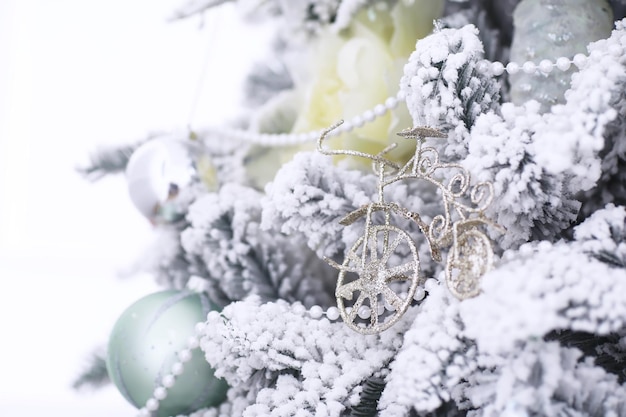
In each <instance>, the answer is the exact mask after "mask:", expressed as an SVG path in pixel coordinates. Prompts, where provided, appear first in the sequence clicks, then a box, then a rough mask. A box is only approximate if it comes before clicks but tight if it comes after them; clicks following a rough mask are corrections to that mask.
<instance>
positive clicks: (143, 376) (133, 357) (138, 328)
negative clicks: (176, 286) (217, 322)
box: [106, 290, 228, 417]
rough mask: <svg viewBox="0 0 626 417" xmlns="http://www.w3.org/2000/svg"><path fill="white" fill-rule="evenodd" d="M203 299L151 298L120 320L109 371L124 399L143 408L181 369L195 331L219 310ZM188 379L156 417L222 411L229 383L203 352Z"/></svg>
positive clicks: (181, 294)
mask: <svg viewBox="0 0 626 417" xmlns="http://www.w3.org/2000/svg"><path fill="white" fill-rule="evenodd" d="M216 309H217V308H216V306H215V305H214V304H213V303H211V302H210V301H209V299H208V297H207V296H206V295H205V294H203V293H198V292H193V291H188V290H187V291H178V290H168V291H161V292H157V293H154V294H151V295H148V296H146V297H144V298H142V299H140V300H138V301H137V302H135V303H134V304H133V305H131V306H130V307H128V308H127V309H126V311H124V313H122V315H121V316H120V318H119V319H118V320H117V322H116V324H115V326H114V328H113V332H112V333H111V338H110V340H109V346H108V352H107V360H106V363H107V370H108V372H109V376H110V377H111V380H112V381H113V382H114V383H115V385H116V386H117V388H118V389H119V391H120V392H121V393H122V395H123V396H124V397H125V398H126V399H127V400H128V401H129V402H130V403H132V404H133V405H134V406H135V407H137V408H141V407H143V406H144V405H145V404H146V401H147V400H148V399H150V398H151V397H152V396H153V393H154V391H155V389H156V388H157V387H159V386H161V381H162V380H163V377H165V376H166V375H172V369H173V366H174V364H177V365H176V366H178V367H180V365H181V364H180V362H179V358H178V356H177V353H178V352H180V351H182V350H184V349H186V348H187V347H188V345H187V341H188V339H189V337H190V336H194V335H195V325H196V323H198V322H204V321H205V320H206V316H207V314H208V313H209V312H210V311H211V310H216ZM191 353H192V355H191V359H190V360H189V361H187V362H186V363H184V367H183V372H182V374H180V375H178V376H176V377H175V383H174V385H173V386H172V387H169V388H168V389H167V396H166V397H165V398H164V399H162V400H160V401H159V407H158V411H157V412H156V414H154V416H157V417H166V416H171V415H179V414H189V413H192V412H193V411H195V410H198V409H200V408H203V407H211V406H216V405H219V404H220V403H221V402H222V401H223V400H224V398H225V396H226V390H227V388H228V387H227V385H226V383H225V382H224V381H223V380H221V379H218V378H216V377H215V376H214V372H213V369H212V368H211V367H210V365H209V364H208V363H207V361H206V359H205V358H204V355H203V353H202V351H201V350H200V349H199V348H196V349H193V350H192V351H191Z"/></svg>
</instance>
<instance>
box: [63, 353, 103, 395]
mask: <svg viewBox="0 0 626 417" xmlns="http://www.w3.org/2000/svg"><path fill="white" fill-rule="evenodd" d="M105 357H106V355H105V353H104V351H103V349H97V350H96V351H94V352H93V353H92V354H91V355H90V356H89V358H88V359H87V363H86V364H85V369H84V370H83V372H82V373H81V374H80V375H79V376H78V377H77V378H76V379H75V380H74V382H73V384H72V387H74V388H75V389H82V388H86V387H91V388H98V387H101V386H103V385H106V384H108V383H109V382H110V378H109V374H108V372H107V368H106V363H105Z"/></svg>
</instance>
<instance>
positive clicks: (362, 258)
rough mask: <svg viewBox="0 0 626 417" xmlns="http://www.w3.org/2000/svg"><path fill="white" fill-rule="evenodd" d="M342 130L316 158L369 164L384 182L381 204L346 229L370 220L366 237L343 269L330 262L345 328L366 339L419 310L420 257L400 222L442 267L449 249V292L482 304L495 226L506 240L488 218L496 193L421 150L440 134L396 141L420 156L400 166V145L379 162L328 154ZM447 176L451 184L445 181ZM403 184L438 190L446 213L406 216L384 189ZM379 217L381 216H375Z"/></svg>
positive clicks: (348, 219) (422, 129)
mask: <svg viewBox="0 0 626 417" xmlns="http://www.w3.org/2000/svg"><path fill="white" fill-rule="evenodd" d="M341 123H342V122H339V123H336V124H335V125H333V126H331V127H330V128H328V129H326V130H325V131H324V132H323V133H322V134H321V135H320V137H319V139H318V142H317V149H318V151H319V152H321V153H323V154H325V155H350V156H358V157H363V158H368V159H371V160H372V164H373V169H374V172H375V173H376V174H377V175H378V201H376V202H371V203H369V204H366V205H364V206H362V207H359V208H356V209H355V210H353V211H352V212H350V213H348V214H346V216H344V217H343V219H342V220H341V221H340V224H343V225H345V226H347V225H349V224H353V223H356V222H357V221H362V220H361V219H364V224H363V226H364V230H363V233H362V235H361V236H360V237H359V238H358V239H357V240H356V242H355V243H354V244H353V245H352V246H351V247H350V248H348V249H347V250H346V252H345V256H344V260H343V262H342V263H337V262H335V261H333V260H330V259H327V262H328V263H329V264H330V265H331V266H333V267H334V268H336V269H338V270H339V275H338V277H337V288H336V290H335V296H336V298H337V307H338V308H339V311H340V314H341V317H342V318H343V320H344V322H345V323H346V324H347V325H348V326H349V327H350V328H352V329H353V330H355V331H357V332H359V333H362V334H375V333H379V332H381V331H384V330H386V329H388V328H389V327H391V326H393V325H394V324H395V323H397V322H398V320H400V318H401V317H402V316H403V315H404V313H405V312H406V311H407V310H408V309H409V307H410V306H411V305H412V304H413V302H414V297H415V294H416V292H417V289H418V288H419V287H420V286H423V283H424V282H425V279H424V278H423V277H422V276H421V274H420V260H419V251H418V249H417V246H416V244H415V241H414V240H413V238H412V237H411V236H410V234H409V232H407V231H406V230H403V229H402V228H400V227H398V226H397V225H395V224H394V223H393V222H394V221H395V219H397V218H398V216H399V217H403V218H405V219H409V220H411V221H412V222H414V224H417V227H418V229H419V230H420V231H421V232H422V234H423V235H424V239H425V240H426V242H427V244H428V245H429V247H430V252H431V256H432V258H433V260H434V261H436V262H440V261H441V260H442V256H441V250H442V249H443V248H445V247H449V250H448V254H447V261H446V264H445V275H446V282H447V286H448V288H449V290H450V292H451V293H452V294H453V295H454V296H456V297H457V298H459V299H461V300H463V299H466V298H469V297H474V296H476V295H477V294H478V293H479V292H480V278H481V277H482V275H484V274H485V273H486V272H487V271H489V270H490V269H491V268H492V266H493V248H492V245H491V241H490V239H489V238H488V237H487V235H486V234H485V232H484V229H485V227H487V226H489V227H493V228H494V229H495V230H498V231H500V232H504V229H503V228H502V227H501V226H499V225H497V224H496V223H494V222H493V221H491V220H489V219H488V218H487V217H486V216H485V215H484V212H485V210H486V209H487V207H488V206H489V204H490V203H491V201H492V199H493V185H492V184H491V183H488V182H483V183H478V184H475V185H473V186H470V184H471V178H470V174H469V171H467V170H466V169H465V168H464V167H463V166H461V165H460V164H457V163H444V162H441V161H440V159H439V154H438V152H437V150H436V149H434V148H432V147H424V146H423V144H424V142H425V139H426V138H446V137H447V135H446V134H445V133H443V132H441V131H440V130H438V129H435V128H432V127H429V126H418V127H414V128H409V129H405V130H403V131H402V132H400V133H398V135H399V136H402V137H404V138H407V139H415V140H416V145H415V154H414V155H413V156H412V157H411V159H410V160H409V161H408V162H407V163H406V164H405V165H403V166H401V165H399V164H397V163H395V162H393V161H390V160H388V159H386V158H384V155H385V154H386V153H388V152H389V151H390V150H391V149H393V148H395V144H392V145H389V146H387V147H385V148H384V149H383V150H382V151H381V152H379V153H378V154H375V155H373V154H368V153H364V152H360V151H355V150H333V149H325V148H324V147H323V141H324V139H326V136H327V135H328V133H329V132H331V131H332V130H333V129H336V128H337V127H338V126H340V125H341ZM385 167H391V168H393V172H392V173H389V172H387V173H386V172H385ZM446 173H448V174H449V175H447V176H448V177H449V179H448V180H447V181H445V180H441V179H440V178H442V177H443V178H445V177H446V175H444V174H446ZM450 174H451V175H450ZM403 180H421V181H426V182H427V183H429V184H431V185H432V186H435V187H437V188H438V190H439V193H437V194H438V195H440V196H441V198H442V204H441V206H442V208H443V210H442V212H440V213H428V214H429V216H428V217H427V218H430V219H432V220H431V221H430V223H427V222H425V221H424V220H423V219H422V216H420V214H418V213H416V212H413V211H410V210H409V209H408V208H405V207H402V206H401V205H399V204H397V203H394V202H386V201H385V198H384V189H385V188H386V187H388V186H390V185H391V184H393V183H396V182H398V181H403ZM381 212H382V213H383V215H382V216H381V215H380V214H379V215H376V213H381ZM381 217H382V218H383V219H382V221H381ZM421 293H422V292H421Z"/></svg>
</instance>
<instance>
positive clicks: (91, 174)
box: [77, 138, 150, 181]
mask: <svg viewBox="0 0 626 417" xmlns="http://www.w3.org/2000/svg"><path fill="white" fill-rule="evenodd" d="M147 140H150V138H148V139H147ZM144 142H145V141H141V142H138V143H136V144H133V145H123V146H115V147H109V148H102V149H99V150H97V151H95V152H93V153H92V154H91V155H90V158H89V159H90V161H89V163H88V164H87V165H86V166H82V167H79V168H77V171H78V172H79V173H80V174H81V175H82V176H83V177H85V178H87V179H88V180H90V181H97V180H99V179H101V178H102V177H105V176H106V175H109V174H118V173H120V172H124V170H125V169H126V164H128V160H129V159H130V156H131V155H132V154H133V152H134V151H135V149H137V148H138V147H139V146H141V144H142V143H144Z"/></svg>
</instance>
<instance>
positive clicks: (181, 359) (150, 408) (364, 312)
mask: <svg viewBox="0 0 626 417" xmlns="http://www.w3.org/2000/svg"><path fill="white" fill-rule="evenodd" d="M436 285H439V282H438V281H437V280H436V279H434V278H429V279H427V280H426V282H425V283H424V286H423V287H418V288H417V290H416V291H415V295H414V296H413V299H414V300H416V301H421V300H423V299H424V297H426V292H428V291H429V289H431V290H432V288H433V287H434V286H436ZM293 308H294V311H295V312H300V313H308V314H309V316H310V317H311V318H312V319H315V320H319V319H321V318H323V317H324V316H325V317H326V318H327V319H328V320H330V321H337V320H339V318H340V314H339V309H338V308H337V307H334V306H331V307H328V309H327V310H326V311H324V309H323V308H322V307H320V306H318V305H314V306H312V307H311V308H309V310H308V312H307V310H306V308H305V307H304V306H303V305H302V304H297V305H295V306H294V307H293ZM385 309H386V310H389V311H391V310H393V307H392V306H391V305H388V304H387V303H385V305H384V306H382V305H381V306H379V311H378V313H379V314H382V313H383V312H384V310H385ZM215 314H220V313H218V312H217V311H211V312H210V313H209V316H212V315H215ZM358 314H359V317H361V318H362V319H367V318H368V317H369V316H370V308H369V307H367V306H361V308H360V309H359V313H358ZM194 330H195V332H194V333H195V334H194V335H192V336H190V337H189V338H188V339H187V347H186V348H184V349H182V350H180V351H179V352H177V353H176V356H177V357H178V361H177V362H174V364H173V365H172V368H171V370H170V373H169V374H166V375H164V376H163V377H162V378H161V385H158V386H157V387H156V388H155V389H154V391H153V393H152V397H151V398H149V399H148V400H147V401H146V405H145V406H144V407H143V408H141V409H140V410H139V413H138V416H139V417H151V416H152V415H153V413H155V412H156V411H157V410H158V409H159V403H160V401H161V400H164V399H165V398H167V391H168V389H170V388H172V387H173V386H174V384H175V383H176V377H177V376H180V375H182V373H183V372H184V370H185V363H186V362H189V360H190V359H191V356H192V352H191V351H192V350H194V349H197V348H198V347H199V346H200V338H201V337H202V335H203V334H204V332H205V330H206V324H205V323H204V322H198V323H197V324H196V325H195V328H194ZM214 416H215V413H214V412H213V411H212V410H207V409H203V410H198V411H195V412H193V413H191V414H189V416H182V415H179V416H176V417H214Z"/></svg>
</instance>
